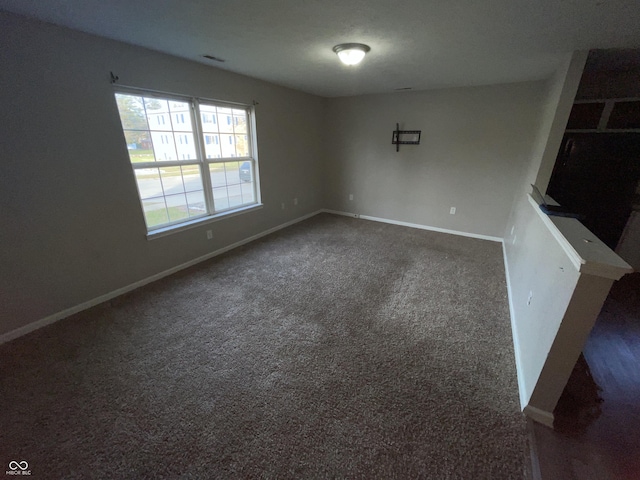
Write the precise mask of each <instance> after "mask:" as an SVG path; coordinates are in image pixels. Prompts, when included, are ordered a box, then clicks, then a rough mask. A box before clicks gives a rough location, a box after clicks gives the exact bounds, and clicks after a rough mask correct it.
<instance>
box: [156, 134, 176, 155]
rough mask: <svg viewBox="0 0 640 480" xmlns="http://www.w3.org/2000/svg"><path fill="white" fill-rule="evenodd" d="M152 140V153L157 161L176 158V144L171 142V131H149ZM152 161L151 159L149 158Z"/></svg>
mask: <svg viewBox="0 0 640 480" xmlns="http://www.w3.org/2000/svg"><path fill="white" fill-rule="evenodd" d="M151 139H152V140H153V153H154V154H155V159H156V160H158V161H159V162H161V161H163V160H177V159H178V155H177V154H176V146H175V144H174V143H173V133H171V132H155V131H153V132H151ZM151 161H153V159H151Z"/></svg>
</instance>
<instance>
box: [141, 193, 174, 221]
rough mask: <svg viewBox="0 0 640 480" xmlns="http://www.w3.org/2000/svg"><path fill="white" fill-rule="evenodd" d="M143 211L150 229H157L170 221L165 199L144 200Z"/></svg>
mask: <svg viewBox="0 0 640 480" xmlns="http://www.w3.org/2000/svg"><path fill="white" fill-rule="evenodd" d="M142 209H143V210H144V218H145V221H146V222H147V227H148V228H153V227H157V226H158V225H162V224H163V223H167V222H168V221H169V217H168V215H167V207H166V205H165V203H164V197H159V198H150V199H148V200H142Z"/></svg>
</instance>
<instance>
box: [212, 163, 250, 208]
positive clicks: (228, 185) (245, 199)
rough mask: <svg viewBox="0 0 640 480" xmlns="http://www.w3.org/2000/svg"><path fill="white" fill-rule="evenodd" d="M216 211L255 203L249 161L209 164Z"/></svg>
mask: <svg viewBox="0 0 640 480" xmlns="http://www.w3.org/2000/svg"><path fill="white" fill-rule="evenodd" d="M209 173H210V175H211V185H212V187H213V198H214V206H215V210H216V211H221V210H227V209H229V208H235V207H239V206H242V205H247V204H251V203H255V193H254V184H253V167H252V163H251V161H246V162H221V163H213V164H210V165H209Z"/></svg>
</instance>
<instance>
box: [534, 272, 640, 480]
mask: <svg viewBox="0 0 640 480" xmlns="http://www.w3.org/2000/svg"><path fill="white" fill-rule="evenodd" d="M583 355H584V359H585V360H586V366H587V368H586V370H585V369H584V368H580V365H578V367H577V368H576V369H575V370H574V372H573V374H572V376H571V379H570V381H569V384H568V387H567V389H565V393H564V394H563V399H561V401H560V402H559V406H558V408H557V409H556V411H555V412H554V414H555V416H556V424H555V429H554V430H551V429H549V428H547V427H545V426H543V425H540V424H536V423H535V422H531V423H530V424H529V428H530V432H531V435H532V437H533V440H534V441H533V444H534V456H535V457H537V465H535V463H536V462H535V461H534V477H535V476H537V477H538V478H540V479H542V480H565V479H566V480H592V479H594V480H595V479H597V480H640V273H634V274H631V275H627V276H625V277H623V278H622V279H621V280H620V281H618V282H616V283H615V284H614V286H613V288H612V290H611V293H610V294H609V297H608V298H607V301H606V302H605V304H604V306H603V309H602V311H601V313H600V315H599V317H598V320H597V321H596V324H595V326H594V328H593V330H592V332H591V334H590V336H589V339H588V340H587V342H586V344H585V347H584V350H583ZM576 392H582V395H576ZM563 402H564V403H563ZM561 404H562V405H561Z"/></svg>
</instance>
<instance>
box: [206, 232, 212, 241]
mask: <svg viewBox="0 0 640 480" xmlns="http://www.w3.org/2000/svg"><path fill="white" fill-rule="evenodd" d="M212 238H213V232H212V231H211V230H207V240H211V239H212Z"/></svg>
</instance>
